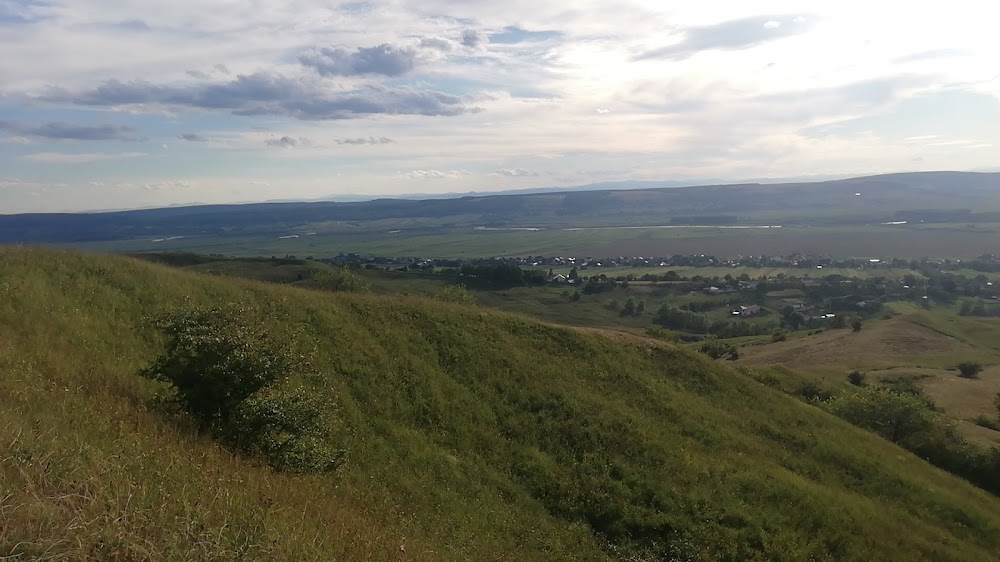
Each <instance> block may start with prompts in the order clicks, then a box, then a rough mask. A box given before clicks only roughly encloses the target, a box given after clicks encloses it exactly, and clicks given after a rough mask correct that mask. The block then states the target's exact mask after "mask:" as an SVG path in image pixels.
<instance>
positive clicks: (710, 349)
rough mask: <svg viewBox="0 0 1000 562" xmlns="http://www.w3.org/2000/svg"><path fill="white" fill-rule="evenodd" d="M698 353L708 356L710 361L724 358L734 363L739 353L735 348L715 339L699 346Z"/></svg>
mask: <svg viewBox="0 0 1000 562" xmlns="http://www.w3.org/2000/svg"><path fill="white" fill-rule="evenodd" d="M698 351H700V352H702V353H704V354H705V355H708V356H709V357H711V358H712V359H721V358H723V357H725V358H726V359H727V360H729V361H736V360H737V359H739V358H740V352H739V350H737V349H736V346H734V345H733V344H731V343H727V342H724V341H719V340H717V339H707V340H705V343H703V344H701V347H699V348H698Z"/></svg>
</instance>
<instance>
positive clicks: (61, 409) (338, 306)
mask: <svg viewBox="0 0 1000 562" xmlns="http://www.w3.org/2000/svg"><path fill="white" fill-rule="evenodd" d="M230 302H240V303H244V305H246V306H249V307H251V308H254V309H256V310H258V311H259V312H258V316H257V318H258V321H259V322H261V323H263V324H264V325H265V326H270V327H273V328H274V329H285V328H289V329H291V328H294V329H295V330H296V332H297V333H300V334H301V337H303V338H305V339H306V340H308V341H306V342H303V343H308V344H309V345H311V346H313V347H314V349H315V356H314V360H313V364H314V365H315V367H316V368H317V369H318V371H319V372H320V373H321V377H322V378H321V382H316V383H315V385H316V386H314V387H312V389H313V391H314V392H317V393H322V394H323V395H324V396H328V397H329V398H330V399H332V400H334V401H335V402H336V405H337V407H336V413H337V416H338V417H339V419H340V420H341V422H342V423H343V427H344V428H345V431H344V433H343V439H344V441H343V444H344V446H345V447H346V449H347V451H348V452H347V456H346V460H345V462H344V464H343V465H342V466H341V467H340V468H339V469H338V471H337V472H335V473H333V474H328V475H301V476H295V475H290V474H283V473H275V472H272V471H271V470H269V469H267V468H266V467H264V466H261V465H260V464H259V463H257V462H255V461H254V460H253V459H252V458H245V457H241V456H239V455H235V454H233V453H231V452H229V451H227V450H226V449H224V448H222V447H220V446H219V445H217V444H216V443H214V442H212V441H211V440H210V439H208V438H207V437H205V436H203V435H201V434H199V433H198V432H197V431H195V430H194V429H193V427H192V426H191V425H190V424H189V423H185V421H184V418H183V416H178V415H177V414H176V413H173V414H172V413H170V410H165V409H164V408H163V405H162V404H163V402H162V401H161V400H158V399H157V398H156V397H157V395H158V394H160V393H162V392H163V391H164V388H163V387H162V386H161V385H159V384H157V383H154V382H151V381H149V380H147V379H144V378H142V377H140V376H138V374H137V372H138V370H139V369H140V368H142V367H144V366H146V365H148V364H149V362H150V361H152V360H153V359H154V358H155V357H156V356H157V355H158V354H159V353H161V352H162V349H163V348H162V345H163V340H162V337H161V336H160V335H159V334H158V333H157V332H156V330H155V329H154V328H153V327H152V326H151V325H150V324H149V323H148V322H147V319H148V318H149V316H150V315H152V314H156V313H158V312H163V311H172V310H182V309H184V307H186V306H191V305H202V306H213V305H219V304H225V303H230ZM0 334H2V338H0V400H2V401H3V403H4V405H5V406H4V408H3V409H2V410H0V457H2V458H3V459H4V462H2V463H0V489H2V490H3V491H4V492H3V495H2V496H0V555H2V556H6V557H10V558H12V559H65V560H115V559H118V560H126V559H142V560H148V559H153V560H234V559H245V560H262V559H268V560H319V559H327V560H328V559H351V560H357V559H373V560H396V559H401V558H405V559H413V560H469V559H476V560H493V559H508V560H606V559H618V560H626V559H628V560H637V559H639V560H642V559H684V560H733V561H736V560H789V561H798V560H807V559H811V560H868V559H871V558H872V557H876V558H878V559H881V560H901V561H902V560H906V561H910V560H920V559H933V560H970V561H973V560H986V559H990V558H991V557H993V556H995V553H996V552H998V551H1000V500H998V499H997V498H996V497H995V496H991V495H990V494H988V493H986V492H985V491H983V490H980V489H978V488H975V487H973V486H972V485H970V484H969V483H967V482H965V481H963V480H961V479H959V478H956V477H954V476H951V475H949V474H947V473H945V472H943V471H941V470H938V469H936V468H933V467H931V466H930V465H928V464H927V463H925V462H924V461H923V460H921V459H920V458H918V457H917V456H914V455H912V454H910V453H909V452H907V451H905V450H903V449H901V448H899V447H896V446H895V445H892V444H891V443H889V442H887V441H885V440H883V439H881V438H879V437H877V436H876V435H874V434H872V433H869V432H866V431H863V430H861V429H858V428H856V427H853V426H851V425H849V424H847V423H846V422H844V421H842V420H840V419H837V418H835V417H833V416H831V415H830V414H828V413H826V412H825V411H823V410H821V409H819V408H817V407H815V406H812V405H809V404H806V403H803V402H802V401H800V400H797V399H794V398H792V397H789V396H787V395H785V394H783V393H781V392H779V391H778V390H775V389H771V388H768V387H767V386H765V385H762V384H760V383H758V382H757V381H756V380H755V379H754V378H751V377H748V376H746V375H745V374H744V373H743V372H741V371H738V370H734V369H732V368H730V367H729V366H727V365H726V364H724V363H722V362H713V361H710V360H708V359H707V358H705V357H703V356H699V355H698V354H695V353H692V352H690V351H688V350H685V349H682V348H679V347H676V346H674V345H671V344H667V343H663V342H654V341H651V340H644V339H641V338H636V339H630V340H624V339H613V338H608V337H604V336H603V335H601V334H599V333H584V332H580V331H575V330H571V329H567V328H562V327H554V326H551V325H546V324H542V323H539V322H538V321H535V320H531V319H527V318H525V317H522V316H517V315H511V314H508V313H503V312H496V311H492V310H489V309H484V308H481V307H470V306H461V305H453V304H448V303H441V302H435V301H429V300H426V299H423V298H419V297H414V296H399V295H396V296H387V295H356V294H332V293H327V292H320V291H313V290H306V289H299V288H295V287H290V286H281V285H276V284H266V283H260V282H254V281H247V280H241V279H234V278H223V277H218V276H210V275H204V274H199V273H195V272H190V271H182V270H178V269H170V268H168V267H166V266H163V265H157V264H151V263H147V262H142V261H138V260H135V259H129V258H124V257H114V256H99V255H84V254H78V253H72V252H64V251H53V250H42V249H13V248H3V249H0Z"/></svg>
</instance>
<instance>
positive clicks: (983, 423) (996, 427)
mask: <svg viewBox="0 0 1000 562" xmlns="http://www.w3.org/2000/svg"><path fill="white" fill-rule="evenodd" d="M975 422H976V425H978V426H980V427H985V428H986V429H992V430H993V431H1000V419H994V418H991V417H989V416H987V415H986V414H979V415H978V416H976V419H975Z"/></svg>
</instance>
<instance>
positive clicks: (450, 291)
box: [434, 285, 476, 305]
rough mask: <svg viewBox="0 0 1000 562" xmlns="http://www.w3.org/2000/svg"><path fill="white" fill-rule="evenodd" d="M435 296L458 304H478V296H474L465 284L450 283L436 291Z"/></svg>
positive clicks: (437, 298) (440, 299)
mask: <svg viewBox="0 0 1000 562" xmlns="http://www.w3.org/2000/svg"><path fill="white" fill-rule="evenodd" d="M434 298H435V299H436V300H439V301H444V302H453V303H456V304H468V305H474V304H476V297H474V296H472V293H470V292H469V290H468V289H467V288H466V287H465V285H448V286H447V287H442V288H441V289H440V290H438V291H437V292H436V293H434Z"/></svg>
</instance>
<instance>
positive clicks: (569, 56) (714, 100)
mask: <svg viewBox="0 0 1000 562" xmlns="http://www.w3.org/2000/svg"><path fill="white" fill-rule="evenodd" d="M992 4H993V3H991V2H984V1H983V0H951V1H949V2H903V1H897V0H885V1H881V2H873V1H871V0H865V1H863V2H862V1H858V0H841V1H839V2H828V1H823V2H820V1H810V0H794V1H792V0H786V1H778V0H775V1H769V0H761V1H755V2H745V1H742V0H715V1H712V2H704V1H700V2H694V1H687V0H682V1H675V2H664V1H661V0H576V1H574V2H539V1H537V0H532V1H528V0H507V1H505V2H496V1H493V0H490V1H486V0H463V1H462V2H454V1H446V0H385V1H381V0H372V1H352V2H337V1H336V0H326V1H314V0H285V1H264V0H239V1H237V0H197V1H196V0H172V1H171V2H149V1H140V0H52V1H48V0H0V52H2V53H3V56H0V213H19V212H52V211H81V210H97V209H123V208H138V207H151V206H166V205H176V204H190V203H196V202H197V203H220V202H249V201H264V200H285V199H320V198H330V197H336V196H343V195H346V194H355V195H363V196H367V197H373V198H374V197H381V196H389V195H397V194H412V193H455V192H468V191H478V192H486V191H497V190H512V189H525V188H535V187H554V186H577V185H585V184H589V183H595V182H607V181H623V180H673V181H688V182H690V183H692V184H697V183H699V182H703V181H720V180H725V181H729V180H740V179H748V178H782V177H803V176H816V177H821V176H851V175H867V174H874V173H884V172H893V171H919V170H941V169H947V170H991V169H997V167H998V166H1000V65H997V64H996V61H998V60H1000V35H997V33H996V31H995V21H996V19H997V16H998V15H1000V6H997V7H994V6H993V5H992Z"/></svg>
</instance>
